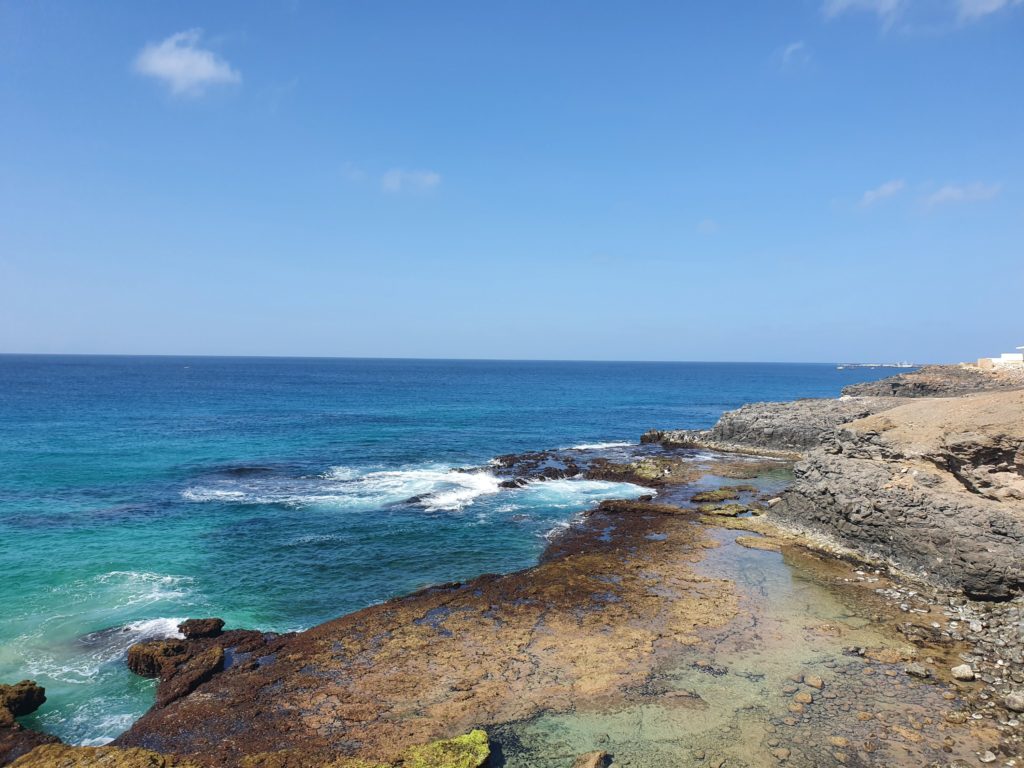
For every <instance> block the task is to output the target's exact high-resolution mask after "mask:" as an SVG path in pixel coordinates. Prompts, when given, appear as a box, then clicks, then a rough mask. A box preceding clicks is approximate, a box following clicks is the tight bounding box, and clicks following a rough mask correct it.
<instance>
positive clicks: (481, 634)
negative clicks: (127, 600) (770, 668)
mask: <svg viewBox="0 0 1024 768" xmlns="http://www.w3.org/2000/svg"><path fill="white" fill-rule="evenodd" d="M666 510H670V513H666ZM694 517H695V515H694V513H692V512H689V513H687V512H685V511H682V510H679V509H677V508H674V507H664V508H663V507H662V506H659V505H657V504H644V503H632V504H631V505H630V506H629V507H628V508H621V509H617V510H615V511H611V510H609V509H608V508H606V509H605V510H598V511H595V512H594V513H592V514H591V515H589V516H588V517H587V519H586V520H585V521H584V522H582V523H581V524H580V525H579V526H577V527H575V528H573V529H571V530H570V531H568V532H567V533H565V534H563V535H562V536H559V537H558V538H556V539H555V540H554V541H553V542H552V544H551V545H550V547H549V550H548V552H547V553H546V554H545V557H544V559H543V562H542V563H541V564H540V565H538V566H537V567H535V568H531V569H528V570H526V571H522V572H519V573H513V574H509V575H507V576H500V577H499V576H483V577H480V578H478V579H475V580H473V581H470V582H467V583H465V584H459V585H448V586H442V587H435V588H430V589H427V590H424V591H422V592H420V593H417V594H415V595H411V596H408V597H405V598H401V599H398V600H393V601H390V602H388V603H385V604H382V605H379V606H374V607H371V608H368V609H365V610H363V611H360V612H358V613H355V614H352V615H350V616H346V617H343V618H341V619H338V620H335V621H332V622H328V623H326V624H323V625H320V626H318V627H315V628H313V629H311V630H309V631H307V632H304V633H301V634H299V635H295V636H292V637H286V638H280V639H278V640H277V641H275V645H274V655H275V659H276V660H275V661H274V662H273V663H272V664H269V665H252V666H246V665H236V666H232V667H231V668H228V669H226V670H225V671H223V672H220V673H217V674H214V675H212V676H211V677H210V678H209V679H208V680H206V681H204V682H201V683H200V684H199V685H198V686H197V687H196V688H195V689H194V691H193V692H192V693H191V694H190V695H187V696H184V697H182V698H178V699H176V700H174V701H171V702H168V703H166V704H165V705H164V706H162V707H158V708H155V709H153V710H151V711H150V712H149V713H148V714H147V715H145V716H144V717H143V718H142V719H141V720H140V721H139V722H138V723H136V725H135V726H134V727H133V728H132V729H131V730H130V731H128V732H127V733H126V734H124V735H123V736H122V737H120V738H119V739H118V740H117V742H116V743H117V744H118V745H123V746H139V747H146V748H150V749H154V750H156V751H158V752H161V753H169V754H179V755H185V756H191V757H192V758H193V759H195V760H197V761H199V762H202V763H204V764H209V765H222V764H223V765H240V764H242V761H243V760H244V759H247V756H250V757H251V756H252V755H258V754H261V753H267V752H276V753H281V754H286V755H288V759H289V761H290V762H289V763H288V764H289V765H293V764H294V765H322V764H324V763H325V762H328V761H329V760H333V759H336V758H341V757H346V758H365V759H370V760H384V761H387V760H392V759H395V758H396V757H397V756H398V753H400V751H401V750H403V749H405V748H406V747H408V745H409V744H411V743H419V742H426V741H430V740H432V739H436V738H444V737H448V736H451V735H453V733H460V732H465V731H466V730H468V729H470V728H473V727H476V726H480V725H483V726H487V725H489V724H491V723H500V722H505V721H511V720H519V719H522V718H524V717H530V716H533V715H535V714H537V713H539V712H541V711H545V710H552V709H554V710H569V709H572V708H574V707H588V706H591V707H597V706H601V705H603V704H605V703H608V702H613V701H616V700H622V699H627V698H629V697H631V696H638V695H641V694H640V693H639V691H640V690H641V688H642V685H643V682H644V680H645V679H646V678H647V676H648V675H649V673H650V670H651V669H652V668H653V666H654V665H656V664H657V663H658V660H659V659H661V658H662V657H663V656H665V655H666V654H668V653H670V652H671V651H672V650H673V649H676V648H678V647H680V646H685V645H686V644H688V643H692V642H696V640H697V637H698V633H699V632H700V630H701V629H703V628H706V627H709V626H715V625H717V624H720V623H722V622H724V621H727V620H728V618H729V616H730V615H732V613H733V611H734V610H735V596H734V594H733V592H732V590H731V587H730V584H729V582H728V581H726V580H722V579H711V578H707V577H704V576H700V575H697V574H695V573H694V572H693V571H692V569H691V564H692V563H693V562H695V561H696V560H699V558H700V556H701V553H702V552H703V548H702V547H701V545H700V544H701V542H702V541H703V540H704V537H705V534H704V532H703V529H702V527H701V526H698V525H695V524H694ZM666 546H672V547H673V551H674V552H675V554H674V556H673V557H671V558H664V557H662V553H663V552H664V551H665V549H664V548H665V547H666ZM230 634H231V633H230V632H228V633H225V635H224V636H222V638H223V637H227V636H228V635H230ZM222 638H216V639H215V641H200V640H197V641H190V642H193V643H203V642H221V640H222ZM193 658H195V657H193ZM185 666H187V665H184V666H183V665H181V664H180V663H179V662H175V667H174V669H175V674H182V672H181V671H180V670H182V669H184V668H185ZM174 679H175V678H174V677H171V678H170V680H171V681H173V680H174ZM165 684H166V683H161V689H162V687H163V685H165ZM158 695H159V693H158ZM225 712H229V713H230V714H229V715H228V716H225V714H224V713H225Z"/></svg>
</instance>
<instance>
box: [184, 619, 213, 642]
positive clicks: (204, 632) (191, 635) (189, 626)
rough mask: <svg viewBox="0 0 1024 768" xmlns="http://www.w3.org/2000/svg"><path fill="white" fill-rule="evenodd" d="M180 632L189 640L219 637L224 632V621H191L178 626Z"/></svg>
mask: <svg viewBox="0 0 1024 768" xmlns="http://www.w3.org/2000/svg"><path fill="white" fill-rule="evenodd" d="M178 631H179V632H181V634H183V635H184V636H185V638H186V639H187V640H195V639H197V638H200V637H217V636H219V635H220V634H221V632H223V631H224V619H189V620H188V621H183V622H182V623H181V624H179V625H178Z"/></svg>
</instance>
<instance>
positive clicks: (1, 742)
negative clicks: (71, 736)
mask: <svg viewBox="0 0 1024 768" xmlns="http://www.w3.org/2000/svg"><path fill="white" fill-rule="evenodd" d="M42 744H60V739H58V738H57V737H56V736H51V735H50V734H48V733H40V732H39V731H33V730H30V729H28V728H24V727H22V726H21V725H19V724H18V723H13V724H11V725H6V726H4V725H0V765H8V764H9V763H13V762H14V761H15V760H17V759H18V758H19V757H21V756H22V755H27V754H28V753H29V752H31V751H32V750H33V749H35V748H36V747H38V746H40V745H42Z"/></svg>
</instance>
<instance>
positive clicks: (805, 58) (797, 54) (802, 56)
mask: <svg viewBox="0 0 1024 768" xmlns="http://www.w3.org/2000/svg"><path fill="white" fill-rule="evenodd" d="M779 57H780V58H781V60H782V66H783V67H798V66H802V65H804V64H807V63H808V62H810V60H811V52H810V51H809V50H807V45H806V44H805V43H804V41H803V40H799V41H797V42H795V43H790V44H789V45H787V46H785V47H784V48H783V49H782V50H781V51H780V52H779Z"/></svg>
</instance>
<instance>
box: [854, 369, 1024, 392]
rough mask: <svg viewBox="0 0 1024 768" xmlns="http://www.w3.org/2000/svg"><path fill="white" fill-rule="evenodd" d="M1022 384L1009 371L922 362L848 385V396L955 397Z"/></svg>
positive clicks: (1014, 387)
mask: <svg viewBox="0 0 1024 768" xmlns="http://www.w3.org/2000/svg"><path fill="white" fill-rule="evenodd" d="M1020 387H1024V378H1022V377H1020V376H1014V375H1013V373H1012V372H1004V371H992V370H982V369H981V368H975V367H973V366H967V365H926V366H924V367H923V368H919V369H918V370H916V371H911V372H910V373H901V374H899V375H898V376H890V377H889V378H887V379H881V380H880V381H866V382H864V383H862V384H850V385H849V386H847V387H844V388H843V394H844V395H847V396H851V397H956V396H958V395H967V394H973V393H975V392H986V391H990V390H1004V389H1016V388H1020Z"/></svg>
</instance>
